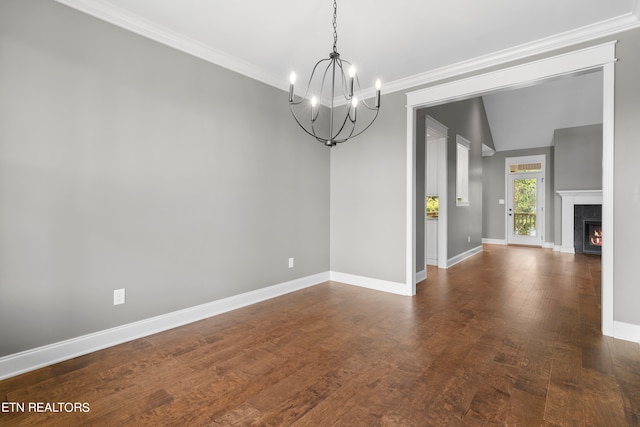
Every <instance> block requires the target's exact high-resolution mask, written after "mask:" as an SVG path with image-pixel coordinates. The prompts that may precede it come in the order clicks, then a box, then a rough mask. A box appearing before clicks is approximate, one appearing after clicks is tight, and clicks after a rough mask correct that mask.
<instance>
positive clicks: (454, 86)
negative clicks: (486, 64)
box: [407, 41, 616, 107]
mask: <svg viewBox="0 0 640 427" xmlns="http://www.w3.org/2000/svg"><path fill="white" fill-rule="evenodd" d="M615 44H616V41H612V42H607V43H603V44H600V45H597V46H590V47H587V48H584V49H580V50H576V51H572V52H568V53H565V54H561V55H557V56H551V57H548V58H543V59H540V60H538V61H532V62H526V63H524V64H521V65H516V66H513V67H509V68H502V69H500V70H496V71H492V72H488V73H484V74H478V75H476V76H472V77H467V78H463V79H459V80H454V81H452V82H449V83H442V84H439V85H435V86H430V87H427V88H424V89H420V90H416V91H413V92H409V93H407V105H408V106H414V107H417V106H427V105H436V104H440V103H443V102H446V101H449V100H452V99H457V98H463V97H467V98H468V97H472V96H476V95H480V94H483V93H487V92H489V91H493V90H498V89H505V88H509V87H512V86H518V85H522V84H530V83H534V82H538V81H542V80H545V79H548V78H550V77H556V76H561V75H564V74H570V73H576V72H579V71H583V70H588V69H592V68H597V67H601V66H602V65H603V64H606V63H608V62H611V61H615Z"/></svg>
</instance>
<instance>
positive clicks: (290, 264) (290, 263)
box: [289, 258, 293, 268]
mask: <svg viewBox="0 0 640 427" xmlns="http://www.w3.org/2000/svg"><path fill="white" fill-rule="evenodd" d="M289 268H293V258H289Z"/></svg>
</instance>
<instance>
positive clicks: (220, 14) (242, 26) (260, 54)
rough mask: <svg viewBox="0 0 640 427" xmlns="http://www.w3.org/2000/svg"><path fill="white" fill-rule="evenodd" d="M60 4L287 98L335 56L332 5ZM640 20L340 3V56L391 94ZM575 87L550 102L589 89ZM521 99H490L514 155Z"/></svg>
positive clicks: (565, 0)
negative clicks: (291, 79) (505, 111)
mask: <svg viewBox="0 0 640 427" xmlns="http://www.w3.org/2000/svg"><path fill="white" fill-rule="evenodd" d="M56 1H58V2H60V3H63V4H66V5H68V6H71V7H74V8H76V9H78V10H81V11H83V12H86V13H88V14H91V15H93V16H96V17H98V18H100V19H103V20H106V21H108V22H111V23H113V24H116V25H119V26H121V27H124V28H126V29H128V30H131V31H134V32H137V33H139V34H141V35H144V36H146V37H149V38H152V39H155V40H157V41H159V42H161V43H165V44H167V45H170V46H172V47H175V48H177V49H180V50H183V51H185V52H188V53H190V54H193V55H196V56H199V57H201V58H203V59H205V60H208V61H211V62H214V63H217V64H219V65H222V66H224V67H226V68H230V69H232V70H234V71H237V72H240V73H242V74H245V75H247V76H249V77H252V78H254V79H257V80H260V81H263V82H265V83H267V84H270V85H273V86H276V87H279V88H282V89H286V88H287V79H288V75H289V73H290V72H291V71H292V70H295V71H296V72H297V73H298V75H300V76H301V78H303V79H304V76H307V75H308V74H309V73H310V72H311V68H312V66H313V65H314V64H315V62H316V61H318V60H319V59H322V58H324V57H328V55H329V52H330V51H331V49H332V45H333V27H332V22H331V21H332V17H333V2H331V1H329V0H323V1H320V0H313V1H312V0H305V1H300V0H276V1H270V2H267V1H258V0H233V1H224V2H223V1H214V0H180V1H177V0H175V1H169V0H56ZM639 17H640V0H607V1H603V0H561V1H559V0H536V1H513V0H483V1H478V0H449V1H436V0H403V1H401V2H395V3H393V2H382V1H379V0H341V1H339V2H338V14H337V31H338V44H337V46H338V51H339V52H340V53H341V56H342V57H343V58H345V59H348V60H349V61H350V62H352V63H354V64H356V66H357V68H358V73H359V76H360V81H361V82H362V84H363V86H365V87H369V86H372V85H373V82H374V80H375V79H376V78H380V79H381V80H382V82H383V85H384V86H383V93H385V92H386V93H389V92H395V91H400V90H404V89H408V88H410V87H414V86H416V85H418V84H422V83H427V82H430V81H435V80H438V79H440V78H443V77H448V76H451V75H453V74H460V73H464V72H467V71H473V70H475V69H479V68H482V67H486V66H491V65H495V64H499V63H502V62H504V61H507V60H510V59H518V58H521V57H524V56H527V55H531V54H535V53H538V52H542V51H545V50H549V49H551V48H559V47H563V46H567V45H571V44H575V43H578V42H581V41H587V40H592V39H594V38H597V37H602V36H606V35H609V34H615V33H616V32H620V31H623V30H625V29H631V28H635V27H638V26H640V20H639ZM594 81H595V79H594V78H593V77H592V78H589V77H586V78H584V77H583V80H582V81H581V82H580V84H584V85H593V84H594V83H593V82H594ZM561 83H562V81H558V82H555V84H556V85H560V84H561ZM576 84H577V83H576V82H574V84H573V86H572V88H571V89H560V88H559V87H554V88H553V89H550V90H548V91H547V92H546V93H548V94H550V95H554V94H555V95H557V94H559V93H569V92H568V91H573V90H580V89H576V87H575V86H576ZM521 95H522V96H533V97H534V98H535V97H538V98H536V99H535V102H536V103H540V105H547V106H549V105H554V104H556V103H557V99H556V100H548V101H543V100H541V99H539V97H540V96H542V95H541V94H540V93H536V92H535V90H534V88H529V89H528V90H523V92H522V93H521ZM501 97H503V98H504V97H506V98H509V99H506V98H504V99H502V98H501ZM511 98H512V97H509V96H508V95H507V94H506V93H502V94H496V95H495V96H493V95H492V97H485V102H486V103H487V106H488V115H489V118H490V120H491V121H492V123H491V127H492V132H493V133H495V135H494V140H495V141H496V148H497V149H498V150H503V149H511V148H513V146H512V145H509V144H508V143H507V142H506V141H508V140H509V134H508V132H509V131H508V130H507V128H508V126H507V124H509V123H512V121H513V120H508V119H506V117H505V116H502V115H501V113H500V111H499V109H500V108H511V107H509V105H511V104H510V103H511V102H513V100H512V99H511ZM521 102H524V104H525V105H527V104H528V105H533V104H532V103H533V102H534V101H533V100H528V101H527V100H524V101H522V99H521ZM523 109H525V110H526V108H523ZM567 110H569V111H572V113H571V114H573V115H575V113H576V111H575V109H574V108H573V107H569V108H568V109H567ZM511 113H513V109H512V108H511ZM561 114H563V113H556V118H557V117H558V115H561ZM583 121H584V120H583ZM500 122H502V124H501V123H500ZM574 122H575V120H574ZM558 123H559V125H560V126H561V127H569V126H563V124H562V123H564V122H562V121H561V120H556V121H555V124H554V126H556V125H558ZM567 123H569V122H567ZM536 126H538V127H544V126H546V124H545V123H543V122H542V121H540V120H539V121H538V123H536ZM512 139H513V138H512Z"/></svg>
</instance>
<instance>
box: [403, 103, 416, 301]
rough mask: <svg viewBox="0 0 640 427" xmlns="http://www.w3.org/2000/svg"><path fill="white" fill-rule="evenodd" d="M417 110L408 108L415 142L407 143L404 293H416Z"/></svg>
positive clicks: (412, 136) (412, 138) (408, 123)
mask: <svg viewBox="0 0 640 427" xmlns="http://www.w3.org/2000/svg"><path fill="white" fill-rule="evenodd" d="M415 122H416V111H415V110H414V109H409V108H408V109H407V135H410V136H411V140H412V141H413V143H412V144H411V145H407V165H406V166H407V182H406V185H407V186H406V189H407V222H406V228H405V231H406V233H407V235H409V236H410V237H409V238H408V239H407V241H406V250H405V260H406V270H405V274H406V275H405V282H406V283H405V286H406V288H405V290H404V291H403V294H404V295H415V294H416V235H415V233H414V230H415V229H416V215H415V203H416V186H415V182H416V167H415V158H416V137H415V135H416V128H415V125H414V124H415Z"/></svg>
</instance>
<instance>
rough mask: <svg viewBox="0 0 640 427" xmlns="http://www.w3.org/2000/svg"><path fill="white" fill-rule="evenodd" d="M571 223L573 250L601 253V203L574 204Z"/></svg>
mask: <svg viewBox="0 0 640 427" xmlns="http://www.w3.org/2000/svg"><path fill="white" fill-rule="evenodd" d="M573 224H574V230H573V239H574V240H573V246H574V248H575V252H576V253H578V254H579V253H585V254H597V255H600V254H602V205H575V206H574V221H573Z"/></svg>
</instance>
